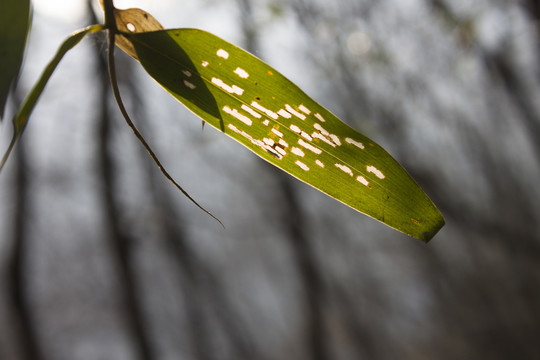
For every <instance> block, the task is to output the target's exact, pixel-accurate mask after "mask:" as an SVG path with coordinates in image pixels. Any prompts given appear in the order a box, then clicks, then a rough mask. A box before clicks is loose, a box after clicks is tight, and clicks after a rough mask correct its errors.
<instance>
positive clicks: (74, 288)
mask: <svg viewBox="0 0 540 360" xmlns="http://www.w3.org/2000/svg"><path fill="white" fill-rule="evenodd" d="M115 3H116V5H117V6H118V7H120V8H126V7H141V8H144V9H145V10H147V11H149V12H150V13H152V14H153V15H154V16H155V17H156V18H157V19H158V20H159V21H160V22H161V23H162V24H163V25H164V26H165V27H196V28H201V29H205V30H208V31H210V32H212V33H214V34H216V35H218V36H220V37H222V38H224V39H226V40H228V41H231V42H233V43H235V44H237V45H239V46H241V47H243V48H245V49H247V50H249V51H251V52H253V53H255V54H256V55H257V56H258V57H260V58H262V59H264V60H265V61H267V62H268V63H269V64H270V65H272V66H273V67H275V68H276V69H278V70H279V71H280V72H282V73H283V74H285V75H286V76H287V77H289V78H290V79H291V80H292V81H294V82H296V83H297V84H298V85H299V86H300V87H301V88H303V89H304V90H305V91H306V92H307V93H308V94H310V95H311V96H312V97H313V98H314V99H315V100H316V101H318V102H320V103H321V104H322V105H323V106H325V107H327V108H328V109H329V110H331V111H332V112H334V113H335V114H336V115H337V116H338V117H340V118H341V119H343V120H344V121H345V122H347V123H348V124H350V125H352V126H353V127H355V128H357V129H358V130H360V131H361V132H363V133H365V134H366V135H367V136H369V137H371V138H372V139H373V140H375V141H376V142H378V143H379V144H380V145H382V146H383V147H385V148H386V149H387V150H389V152H390V153H391V154H393V155H394V157H395V158H396V159H397V160H398V161H400V162H401V163H402V164H403V165H404V167H405V168H406V169H407V170H408V171H409V172H410V173H411V175H412V176H413V177H414V178H415V179H416V180H417V182H418V183H419V184H420V185H421V187H422V188H423V189H424V190H425V191H426V192H427V193H428V195H429V196H430V197H431V198H432V200H433V201H434V202H435V203H436V205H437V206H438V207H439V209H440V210H441V212H442V213H443V215H444V216H445V218H446V223H447V224H446V226H445V227H444V228H443V229H442V230H441V232H440V233H439V234H438V235H437V236H436V237H435V238H434V239H433V240H432V241H431V242H430V243H429V244H428V245H425V244H423V243H422V242H420V241H418V240H415V239H412V238H409V237H407V236H405V235H403V234H401V233H399V232H396V231H394V230H392V229H389V228H387V227H385V226H384V225H382V224H380V223H378V222H377V221H374V220H372V219H369V218H368V217H366V216H364V215H362V214H359V213H357V212H355V211H354V210H351V209H350V208H348V207H346V206H344V205H342V204H341V203H338V202H337V201H334V200H332V199H330V198H329V197H327V196H325V195H323V194H321V193H319V192H318V191H316V190H314V189H312V188H310V187H309V186H307V185H304V184H303V183H300V182H299V181H297V180H295V179H293V178H292V177H290V176H288V175H286V174H281V173H280V172H278V171H277V170H275V169H274V168H273V167H271V166H270V165H268V164H267V163H265V162H264V161H263V160H260V159H259V158H258V157H256V156H255V155H253V154H252V153H251V152H250V151H248V150H247V149H245V148H243V147H242V146H240V145H239V144H237V143H236V142H234V141H233V140H231V139H229V138H228V137H226V136H223V135H222V134H220V133H219V132H218V131H216V130H214V129H213V128H210V127H205V129H204V131H202V130H201V122H200V120H198V119H197V118H196V117H195V116H194V115H192V114H191V113H189V112H188V111H187V110H185V109H184V107H183V106H182V105H181V104H179V103H177V102H176V101H175V100H173V99H172V97H170V96H169V95H168V94H167V93H165V91H163V90H162V89H161V88H160V87H159V86H158V85H157V84H156V83H154V82H153V81H152V80H151V79H150V78H149V77H147V76H146V75H145V74H144V73H143V72H142V71H141V67H140V66H139V65H138V64H137V63H136V62H135V61H133V60H132V59H130V58H127V56H123V54H121V53H120V52H119V51H118V52H117V58H118V62H119V64H118V68H119V70H120V82H121V90H122V93H123V97H124V100H125V102H126V105H127V107H128V109H129V112H130V113H131V114H132V117H133V118H134V120H135V122H136V123H137V124H138V126H139V128H140V129H141V131H142V132H143V133H144V135H145V136H146V138H147V140H148V141H149V143H150V144H151V145H152V146H153V148H154V150H155V151H156V153H157V154H158V156H159V157H160V158H161V160H162V162H163V163H164V165H165V166H166V167H167V168H168V170H169V172H170V173H171V174H172V175H173V176H174V178H175V179H176V180H177V181H178V182H179V183H180V184H181V185H182V186H183V187H184V188H185V189H186V190H187V191H188V192H189V193H190V194H191V195H192V196H193V197H194V198H195V199H196V200H197V201H198V202H200V203H201V204H202V205H203V206H204V207H206V208H207V209H208V210H209V211H211V212H212V213H213V214H214V215H216V216H217V217H218V218H219V219H220V220H221V221H222V222H223V223H224V224H225V227H226V228H225V229H223V228H222V227H221V226H220V225H219V224H218V223H217V222H216V221H214V220H213V219H211V218H210V217H209V216H208V215H206V214H205V213H203V212H202V211H200V210H199V209H198V208H196V207H195V206H194V205H193V204H192V203H191V202H190V201H188V200H187V199H186V198H185V197H184V196H182V194H180V193H179V192H178V191H176V190H175V188H174V187H173V186H172V185H171V184H170V183H169V182H168V181H167V180H166V179H165V178H164V177H163V176H162V175H161V173H160V172H159V170H158V169H157V168H156V166H155V165H154V164H153V163H152V162H151V160H150V159H149V157H148V156H147V154H146V153H145V152H144V150H143V148H142V147H141V146H140V145H139V143H138V142H137V140H136V139H135V137H134V136H133V135H132V133H131V131H130V129H129V128H128V127H127V126H126V125H125V124H124V121H123V119H122V118H121V117H120V114H119V111H118V110H117V108H116V107H115V104H114V100H113V98H112V94H111V91H110V90H109V84H108V78H107V73H106V68H105V62H104V57H103V56H104V54H105V49H106V44H105V39H104V38H103V36H100V35H99V34H98V35H95V36H90V37H88V38H87V39H85V40H84V41H83V42H82V44H81V45H79V46H78V47H76V48H75V49H74V50H72V51H71V52H70V53H68V55H67V56H66V58H65V59H64V60H63V61H62V63H61V64H60V67H59V69H58V71H57V72H56V73H55V74H54V76H53V77H52V80H51V82H50V83H49V85H48V87H47V89H46V91H45V93H44V95H43V97H42V98H41V100H40V103H39V104H38V107H37V108H36V110H35V112H34V114H33V117H32V119H31V121H30V123H29V126H28V128H27V132H26V133H25V136H24V137H23V138H22V141H21V142H20V143H19V145H18V147H17V149H16V153H15V154H14V156H13V157H12V158H11V159H10V161H9V163H8V166H7V168H6V169H4V170H5V171H3V172H2V174H1V176H0V275H1V277H0V294H2V295H1V296H0V359H3V360H4V359H5V360H19V359H20V360H34V359H37V360H41V359H43V360H45V359H55V360H64V359H65V360H68V359H69V360H77V359H81V360H86V359H92V360H93V359H104V360H105V359H115V360H123V359H126V360H127V359H136V360H154V359H160V360H161V359H190V360H191V359H193V360H223V359H225V360H226V359H250V360H273V359H295V360H296V359H298V360H304V359H305V360H307V359H315V360H330V359H332V360H348V359H479V358H481V359H540V342H539V341H538V339H540V225H539V224H540V201H539V200H540V187H539V183H538V180H539V179H540V167H539V163H540V101H538V99H540V37H539V35H540V34H539V29H540V27H539V19H540V6H539V3H538V2H537V1H534V0H520V1H518V0H515V1H511V0H492V1H484V0H480V1H479V0H474V1H473V0H452V1H450V0H379V1H367V0H339V1H338V0H331V1H329V0H219V1H218V0H183V1H172V0H166V1H165V0H163V1H150V0H147V1H144V0H140V1H128V0H125V1H116V2H115ZM34 5H35V12H34V20H33V29H32V33H31V36H30V40H29V47H28V52H27V56H26V61H25V66H24V69H23V72H22V75H21V80H20V84H19V87H18V89H17V91H16V92H15V94H14V96H13V97H12V99H13V101H12V104H11V106H10V107H9V108H8V114H10V113H11V114H12V113H13V111H14V108H15V106H16V103H17V102H20V101H21V99H22V98H23V97H24V95H25V94H26V93H27V92H28V90H29V89H30V87H31V86H32V85H33V83H34V82H35V81H36V79H37V78H38V76H39V74H40V73H41V71H42V69H43V68H44V66H45V64H46V63H47V62H48V61H49V60H50V59H51V58H52V56H53V55H54V53H55V51H56V49H57V47H58V45H59V44H60V42H61V41H62V40H63V39H64V38H65V37H66V36H67V35H68V34H69V33H71V32H72V31H74V30H76V29H77V28H80V27H83V26H85V25H87V24H90V23H93V22H96V21H101V20H96V16H97V18H98V19H99V18H100V16H101V15H100V14H99V8H98V7H97V6H96V4H94V3H93V2H87V1H86V0H55V1H52V0H49V1H45V0H41V1H34ZM96 14H97V15H96ZM6 117H7V118H9V116H6ZM10 135H11V124H10V122H9V121H4V123H3V124H1V131H0V145H1V147H2V149H3V148H5V147H6V146H7V144H8V141H9V136H10Z"/></svg>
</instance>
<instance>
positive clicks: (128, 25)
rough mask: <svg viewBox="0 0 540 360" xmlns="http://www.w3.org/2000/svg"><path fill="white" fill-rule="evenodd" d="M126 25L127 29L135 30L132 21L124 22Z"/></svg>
mask: <svg viewBox="0 0 540 360" xmlns="http://www.w3.org/2000/svg"><path fill="white" fill-rule="evenodd" d="M126 27H127V29H128V30H129V31H131V32H134V31H135V25H133V24H132V23H127V24H126Z"/></svg>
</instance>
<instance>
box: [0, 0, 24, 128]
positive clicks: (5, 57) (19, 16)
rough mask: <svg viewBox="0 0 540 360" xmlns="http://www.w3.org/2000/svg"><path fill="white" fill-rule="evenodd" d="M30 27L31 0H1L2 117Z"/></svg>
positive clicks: (0, 110)
mask: <svg viewBox="0 0 540 360" xmlns="http://www.w3.org/2000/svg"><path fill="white" fill-rule="evenodd" d="M29 28H30V1H29V0H2V1H0V119H1V118H2V117H3V114H4V107H5V104H6V100H7V96H8V93H9V89H10V88H11V86H12V85H13V82H14V81H15V80H16V78H17V75H18V74H19V69H20V67H21V63H22V60H23V54H24V48H25V44H26V39H27V37H28V30H29Z"/></svg>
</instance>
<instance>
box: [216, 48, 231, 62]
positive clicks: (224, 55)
mask: <svg viewBox="0 0 540 360" xmlns="http://www.w3.org/2000/svg"><path fill="white" fill-rule="evenodd" d="M216 54H217V56H219V57H221V58H224V59H225V60H226V59H228V58H229V53H228V52H226V51H225V50H223V49H219V50H218V51H217V53H216Z"/></svg>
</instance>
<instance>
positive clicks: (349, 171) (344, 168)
mask: <svg viewBox="0 0 540 360" xmlns="http://www.w3.org/2000/svg"><path fill="white" fill-rule="evenodd" d="M335 165H336V167H337V168H338V169H340V170H341V171H343V172H344V173H346V174H348V175H350V176H353V172H352V170H351V169H350V168H349V167H348V166H346V165H342V164H335Z"/></svg>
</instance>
